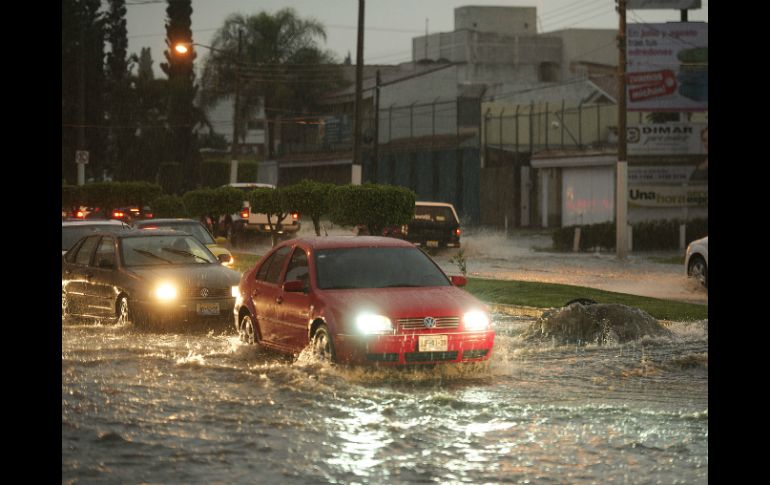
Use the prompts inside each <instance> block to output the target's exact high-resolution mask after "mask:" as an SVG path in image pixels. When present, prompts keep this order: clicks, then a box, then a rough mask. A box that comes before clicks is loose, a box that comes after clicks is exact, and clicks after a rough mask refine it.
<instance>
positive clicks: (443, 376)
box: [62, 315, 708, 484]
mask: <svg viewBox="0 0 770 485" xmlns="http://www.w3.org/2000/svg"><path fill="white" fill-rule="evenodd" d="M530 322H532V320H531V319H528V318H524V317H511V316H504V315H496V318H495V326H496V330H497V332H498V335H497V338H496V341H495V347H494V351H493V356H492V358H491V361H490V362H489V363H488V365H486V366H481V367H479V366H462V367H442V366H437V367H433V368H427V369H416V370H406V371H405V370H377V369H372V370H366V369H350V368H340V367H336V366H330V365H327V364H323V363H319V362H314V361H313V360H312V359H309V358H307V357H306V356H305V355H304V354H302V355H300V356H299V358H298V359H290V358H286V357H284V356H281V355H280V354H275V353H272V352H268V351H265V350H262V349H259V348H256V347H248V346H246V345H244V344H242V343H241V342H240V341H239V340H238V338H237V337H236V336H234V335H213V334H209V335H203V334H199V335H187V334H154V333H143V332H140V331H138V330H136V329H134V328H133V327H130V326H127V327H117V326H107V325H105V326H101V325H95V324H64V325H63V328H62V482H63V483H297V484H307V483H634V484H639V483H672V484H673V483H687V484H693V483H707V481H708V480H707V477H708V362H707V361H708V333H707V322H692V323H672V324H671V325H670V326H669V328H670V329H671V330H672V331H673V332H674V336H673V337H670V338H660V339H651V338H643V339H641V340H639V341H634V342H629V343H626V344H624V345H619V344H616V345H608V346H596V345H587V346H580V347H578V346H575V345H567V346H562V347H555V346H553V345H543V344H532V343H525V342H524V341H523V339H521V338H520V334H521V333H522V332H523V330H524V329H525V328H526V326H527V325H528V324H529V323H530Z"/></svg>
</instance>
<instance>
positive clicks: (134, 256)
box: [120, 234, 219, 266]
mask: <svg viewBox="0 0 770 485" xmlns="http://www.w3.org/2000/svg"><path fill="white" fill-rule="evenodd" d="M120 246H121V255H122V257H123V264H124V265H125V266H167V265H179V264H218V263H219V261H218V260H217V258H215V257H214V255H213V254H211V251H209V250H208V249H207V248H206V246H204V245H203V244H201V243H200V241H198V240H197V239H195V238H194V237H192V236H187V235H182V234H180V235H174V236H140V237H126V238H123V239H122V242H121V245H120Z"/></svg>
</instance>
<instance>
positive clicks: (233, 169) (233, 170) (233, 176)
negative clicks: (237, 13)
mask: <svg viewBox="0 0 770 485" xmlns="http://www.w3.org/2000/svg"><path fill="white" fill-rule="evenodd" d="M242 43H243V31H240V30H239V31H238V58H237V59H236V60H235V101H234V103H233V143H232V144H231V145H230V149H231V152H230V183H231V184H234V183H236V182H238V148H239V145H238V134H239V129H238V121H239V119H240V116H239V112H238V111H239V110H240V97H241V96H240V95H241V45H242Z"/></svg>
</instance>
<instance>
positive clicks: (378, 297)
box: [233, 236, 495, 366]
mask: <svg viewBox="0 0 770 485" xmlns="http://www.w3.org/2000/svg"><path fill="white" fill-rule="evenodd" d="M466 282H467V280H466V279H465V277H463V276H452V277H449V276H447V275H446V274H445V273H444V272H443V271H442V270H441V269H440V268H439V266H438V265H437V264H436V263H435V262H434V261H433V260H432V259H431V258H430V256H428V255H427V254H425V252H424V251H422V250H420V249H419V248H417V247H415V246H414V245H413V244H411V243H409V242H407V241H402V240H399V239H394V238H387V237H373V236H337V237H304V238H298V239H292V240H287V241H283V242H281V243H279V244H277V245H276V246H275V247H274V248H273V249H272V250H271V251H269V252H268V253H266V254H265V255H264V256H263V257H262V258H261V259H260V260H259V261H258V262H257V264H256V265H255V266H254V267H253V268H252V269H250V270H248V271H246V272H245V273H244V274H243V276H242V277H241V280H240V284H239V287H238V288H239V291H238V296H237V299H236V303H235V307H234V309H233V316H234V322H235V327H236V330H237V331H238V333H239V335H240V338H241V340H242V341H244V342H246V343H249V344H254V343H258V344H261V345H263V346H265V347H268V348H271V349H275V350H278V351H281V352H285V353H289V354H295V355H296V354H298V353H300V352H301V351H302V350H303V349H304V348H306V347H307V346H308V345H311V346H312V347H311V349H312V351H313V353H314V354H315V355H317V356H319V357H321V358H323V359H328V360H329V361H332V362H338V363H343V364H364V365H367V364H368V365H382V366H404V365H413V364H437V363H459V362H479V361H485V360H487V359H489V357H490V355H491V352H492V346H493V344H494V338H495V331H494V329H493V328H492V324H491V319H490V315H489V309H488V308H487V307H486V305H484V303H482V302H481V301H479V300H477V299H476V298H475V297H473V296H472V295H470V294H469V293H467V292H465V291H463V290H461V289H460V288H458V286H463V285H465V284H466Z"/></svg>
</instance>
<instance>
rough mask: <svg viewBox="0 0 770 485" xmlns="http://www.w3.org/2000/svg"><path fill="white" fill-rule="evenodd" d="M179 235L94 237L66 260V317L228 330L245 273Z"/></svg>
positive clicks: (159, 232) (150, 233)
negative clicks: (242, 274)
mask: <svg viewBox="0 0 770 485" xmlns="http://www.w3.org/2000/svg"><path fill="white" fill-rule="evenodd" d="M220 263H221V261H220V260H219V259H217V258H216V257H215V256H214V255H213V254H212V253H211V251H209V250H208V248H206V246H204V245H203V244H202V243H201V242H200V241H198V239H196V238H195V237H193V236H191V235H189V234H184V233H180V232H178V231H169V230H157V231H139V230H130V231H123V232H118V233H110V232H97V233H93V234H90V235H88V236H85V237H83V238H81V239H80V240H79V241H78V242H77V243H76V244H75V245H74V246H73V247H72V249H70V250H69V251H67V254H66V255H64V256H63V257H62V319H63V320H66V319H67V318H69V317H73V316H74V317H88V318H97V319H103V320H106V321H112V322H115V323H120V324H127V323H133V324H134V325H136V326H139V327H143V326H148V327H156V328H159V329H165V328H169V327H172V326H177V325H181V326H183V327H185V328H186V327H192V326H205V327H206V328H217V327H221V328H230V325H232V323H231V322H232V311H233V306H234V304H235V296H234V295H235V290H237V286H236V285H237V284H238V281H239V279H240V276H241V275H240V273H238V272H237V271H234V270H232V269H229V268H225V267H224V266H222V265H221V264H220Z"/></svg>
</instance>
